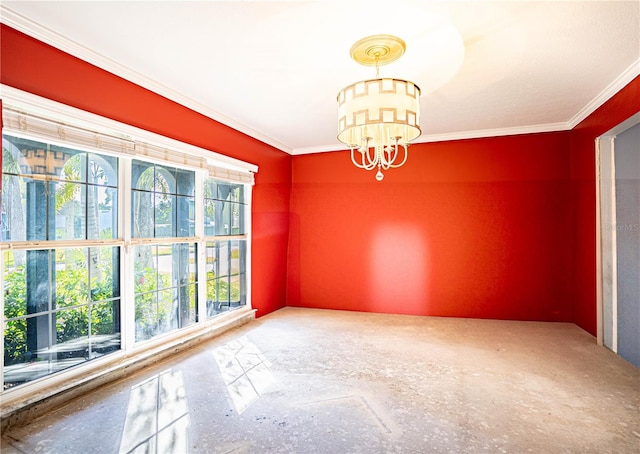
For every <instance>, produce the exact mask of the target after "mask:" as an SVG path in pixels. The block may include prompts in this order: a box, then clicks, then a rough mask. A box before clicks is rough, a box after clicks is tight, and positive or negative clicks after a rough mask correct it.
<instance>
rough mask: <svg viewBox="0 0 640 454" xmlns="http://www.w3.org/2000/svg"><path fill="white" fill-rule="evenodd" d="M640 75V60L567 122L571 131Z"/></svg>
mask: <svg viewBox="0 0 640 454" xmlns="http://www.w3.org/2000/svg"><path fill="white" fill-rule="evenodd" d="M639 75H640V59H638V60H636V61H634V62H633V63H632V64H631V65H630V66H629V67H628V68H627V69H625V70H624V71H623V73H622V74H620V75H619V76H618V77H616V79H615V80H614V81H613V82H611V83H610V84H609V85H608V86H607V87H606V88H605V89H604V90H602V91H601V92H600V93H599V94H598V96H596V97H595V98H593V99H592V100H591V102H589V104H587V105H586V106H584V107H583V108H582V109H581V110H580V112H578V113H577V114H575V115H574V116H573V118H572V119H571V120H569V121H568V122H567V124H568V125H569V129H573V128H575V127H576V126H577V125H578V124H579V123H580V122H581V121H583V120H584V119H585V118H587V117H588V116H589V115H591V114H592V113H593V112H595V111H596V109H598V108H599V107H600V106H602V105H603V104H604V103H605V102H607V101H608V100H609V99H611V98H612V97H613V95H615V94H616V93H618V92H619V91H620V90H622V89H623V88H624V87H625V86H626V85H627V84H628V83H629V82H631V81H632V80H633V79H635V78H636V77H638V76H639Z"/></svg>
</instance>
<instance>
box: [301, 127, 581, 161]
mask: <svg viewBox="0 0 640 454" xmlns="http://www.w3.org/2000/svg"><path fill="white" fill-rule="evenodd" d="M569 129H571V128H570V127H569V124H568V123H546V124H542V125H532V126H515V127H512V128H500V129H482V130H476V131H459V132H451V133H443V134H429V135H422V136H421V137H419V138H418V139H416V140H414V141H413V142H411V143H414V144H416V143H432V142H446V141H453V140H465V139H482V138H486V137H501V136H515V135H520V134H538V133H544V132H555V131H567V130H569ZM344 150H348V148H346V146H345V145H344V144H335V145H325V146H321V147H309V148H294V149H293V151H292V152H291V154H292V155H294V156H298V155H303V154H309V153H324V152H331V151H344Z"/></svg>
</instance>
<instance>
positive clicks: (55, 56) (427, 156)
mask: <svg viewBox="0 0 640 454" xmlns="http://www.w3.org/2000/svg"><path fill="white" fill-rule="evenodd" d="M0 33H1V35H0V46H1V47H0V51H1V54H0V55H1V62H0V65H1V66H0V68H1V70H2V72H1V75H0V82H2V83H3V84H6V85H9V86H13V87H16V88H19V89H22V90H25V91H29V92H31V93H35V94H37V95H40V96H43V97H46V98H50V99H53V100H56V101H59V102H62V103H65V104H68V105H71V106H74V107H78V108H80V109H83V110H86V111H89V112H93V113H96V114H99V115H103V116H105V117H109V118H112V119H115V120H118V121H121V122H124V123H128V124H131V125H134V126H138V127H141V128H144V129H147V130H150V131H153V132H156V133H159V134H162V135H165V136H168V137H172V138H174V139H177V140H181V141H184V142H187V143H191V144H193V145H196V146H200V147H203V148H208V149H211V150H214V151H217V152H219V153H222V154H225V155H228V156H232V157H235V158H238V159H242V160H245V161H248V162H252V163H255V164H257V165H258V166H259V167H260V170H259V172H258V174H257V175H256V186H255V188H254V192H253V195H254V200H253V212H252V219H253V242H252V248H253V269H252V275H253V277H252V290H253V306H254V307H255V308H257V309H258V315H264V314H266V313H269V312H271V311H273V310H276V309H278V308H280V307H283V305H284V304H285V300H286V301H287V304H289V305H292V306H306V307H323V308H337V309H349V310H367V311H375V312H393V313H407V314H428V315H448V316H464V317H483V318H501V319H523V320H562V321H575V322H576V323H577V324H578V325H579V326H581V327H582V328H584V329H586V330H587V331H589V332H591V333H593V334H595V318H596V314H595V178H594V174H595V167H594V139H595V137H597V136H598V135H600V134H602V133H603V132H606V131H607V130H608V129H610V128H611V127H613V126H615V125H616V124H618V123H619V122H621V121H623V120H624V119H626V118H628V117H629V116H631V115H632V114H634V113H635V112H637V111H638V110H640V96H639V93H638V90H639V86H640V81H639V79H638V78H636V80H634V81H633V82H632V83H631V84H629V85H628V86H627V87H626V88H625V89H623V90H622V91H621V92H620V93H618V94H617V95H616V96H614V97H613V98H612V99H611V100H609V101H608V102H607V103H606V104H604V105H603V106H602V107H601V108H600V109H598V110H597V111H596V112H595V113H593V114H592V115H590V116H589V117H588V118H587V119H586V120H584V121H583V122H582V123H581V124H580V125H578V126H577V127H576V128H575V129H574V130H572V131H571V132H560V133H548V134H535V135H523V136H510V137H497V138H488V139H476V140H465V141H452V142H442V143H433V144H417V145H413V146H412V147H411V148H410V152H409V153H410V155H409V160H408V162H407V165H406V166H405V167H403V168H400V169H396V170H392V171H389V172H387V174H386V177H385V180H384V182H383V183H378V182H376V181H375V179H374V173H373V172H366V171H363V170H359V169H356V168H355V167H354V166H353V165H352V164H351V163H350V159H349V156H348V153H346V152H334V153H324V154H315V155H305V156H296V157H294V158H291V157H289V156H288V155H286V154H285V153H283V152H281V151H279V150H276V149H274V148H272V147H270V146H268V145H266V144H264V143H262V142H259V141H257V140H255V139H252V138H250V137H247V136H246V135H244V134H241V133H238V132H237V131H234V130H232V129H230V128H228V127H226V126H224V125H222V124H220V123H217V122H215V121H214V120H211V119H209V118H207V117H205V116H203V115H201V114H198V113H196V112H194V111H192V110H189V109H188V108H186V107H183V106H180V105H179V104H177V103H175V102H172V101H170V100H168V99H166V98H163V97H162V96H159V95H157V94H155V93H153V92H151V91H148V90H146V89H144V88H141V87H139V86H137V85H135V84H133V83H131V82H128V81H126V80H124V79H122V78H120V77H117V76H115V75H113V74H110V73H108V72H106V71H103V70H101V69H99V68H96V67H95V66H93V65H91V64H89V63H86V62H83V61H82V60H79V59H77V58H75V57H72V56H70V55H68V54H65V53H63V52H61V51H59V50H56V49H54V48H52V47H50V46H48V45H46V44H43V43H41V42H39V41H37V40H35V39H32V38H30V37H27V36H25V35H23V34H21V33H19V32H17V31H15V30H13V29H11V28H10V27H7V26H5V25H1V26H0ZM27 56H28V58H27ZM292 175H293V177H292ZM287 247H288V254H287Z"/></svg>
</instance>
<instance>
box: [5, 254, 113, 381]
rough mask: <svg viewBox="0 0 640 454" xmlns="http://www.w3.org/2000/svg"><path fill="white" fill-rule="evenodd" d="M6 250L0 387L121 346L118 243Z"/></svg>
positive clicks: (75, 363) (84, 360) (34, 377)
mask: <svg viewBox="0 0 640 454" xmlns="http://www.w3.org/2000/svg"><path fill="white" fill-rule="evenodd" d="M3 255H4V257H3V263H4V269H3V270H2V272H3V279H4V321H5V329H4V371H3V373H4V389H7V388H11V387H13V386H16V385H18V384H21V383H25V382H28V381H31V380H35V379H36V378H40V377H42V376H45V375H49V374H51V373H54V372H58V371H60V370H63V369H66V368H68V367H71V366H75V365H78V364H81V363H83V362H86V361H88V360H90V359H93V358H97V357H99V356H102V355H104V354H107V353H109V352H112V351H115V350H119V349H120V285H119V274H120V273H119V263H120V248H119V247H84V248H83V247H79V248H56V249H32V250H16V251H14V250H7V251H4V253H3Z"/></svg>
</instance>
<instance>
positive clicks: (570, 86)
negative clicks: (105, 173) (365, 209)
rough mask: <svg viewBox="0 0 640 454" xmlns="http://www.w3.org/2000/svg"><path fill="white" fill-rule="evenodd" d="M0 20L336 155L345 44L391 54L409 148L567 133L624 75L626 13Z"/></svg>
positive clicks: (27, 15)
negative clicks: (408, 122) (396, 53)
mask: <svg viewBox="0 0 640 454" xmlns="http://www.w3.org/2000/svg"><path fill="white" fill-rule="evenodd" d="M0 13H1V19H2V22H4V23H6V24H8V25H10V26H12V27H14V28H17V29H19V30H21V31H24V32H26V33H27V34H30V35H32V36H34V37H36V38H38V39H41V40H43V41H45V42H48V43H50V44H53V45H55V46H56V47H59V48H61V49H63V50H65V51H68V52H70V53H72V54H74V55H76V56H78V57H81V58H83V59H85V60H87V61H90V62H92V63H94V64H97V65H98V66H101V67H103V68H104V69H107V70H109V71H111V72H114V73H116V74H118V75H121V76H123V77H126V78H127V79H129V80H132V81H133V82H136V83H138V84H140V85H142V86H145V87H147V88H149V89H151V90H154V91H156V92H158V93H160V94H162V95H164V96H166V97H168V98H171V99H173V100H175V101H178V102H180V103H182V104H184V105H186V106H188V107H191V108H193V109H194V110H197V111H199V112H201V113H203V114H205V115H207V116H209V117H211V118H214V119H216V120H218V121H221V122H222V123H225V124H228V125H229V126H232V127H234V128H236V129H238V130H240V131H243V132H245V133H247V134H249V135H251V136H253V137H256V138H258V139H260V140H262V141H264V142H267V143H269V144H271V145H273V146H275V147H277V148H279V149H281V150H283V151H286V152H288V153H292V154H300V153H308V152H317V151H327V150H338V149H343V148H344V147H343V146H341V144H340V143H339V142H338V141H337V139H336V134H337V131H336V110H337V106H336V94H337V92H338V91H339V90H340V89H341V88H343V87H344V86H346V85H349V84H351V83H353V82H355V81H357V80H362V79H369V78H373V77H374V76H375V70H374V69H372V68H371V67H364V66H360V65H358V64H356V63H355V62H354V61H352V60H351V59H350V57H349V49H350V48H351V46H352V44H353V43H354V42H355V41H357V40H358V39H360V38H363V37H365V36H368V35H371V34H376V33H386V34H394V35H397V36H399V37H401V38H402V39H403V40H404V41H405V42H406V43H407V51H406V53H405V55H404V56H403V57H402V58H401V59H400V60H399V61H397V62H395V63H392V64H391V65H389V66H385V67H382V68H381V76H389V77H398V78H405V79H409V80H411V81H413V82H415V83H416V84H417V85H419V86H420V87H421V89H422V97H421V102H422V111H421V127H422V132H423V135H422V136H421V138H420V139H418V140H417V141H418V142H421V141H432V140H443V139H455V138H468V137H484V136H491V135H504V134H513V133H526V132H538V131H554V130H563V129H569V128H571V127H573V126H574V125H575V124H576V123H577V122H578V121H580V120H582V119H583V118H584V117H586V116H587V115H588V114H589V113H591V112H592V111H593V110H594V109H595V108H597V107H598V106H599V105H600V104H602V102H604V101H605V100H606V99H607V98H608V97H609V96H611V95H612V94H613V93H614V92H615V91H617V90H618V89H620V88H621V87H622V86H623V85H624V84H626V83H627V82H629V81H630V80H632V79H633V78H634V77H635V76H637V75H638V74H640V0H635V1H540V2H531V1H417V0H393V1H384V2H379V1H373V0H369V1H349V0H342V1H331V0H325V1H312V2H304V1H196V2H192V1H46V2H41V1H11V0H3V1H2V10H0Z"/></svg>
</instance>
